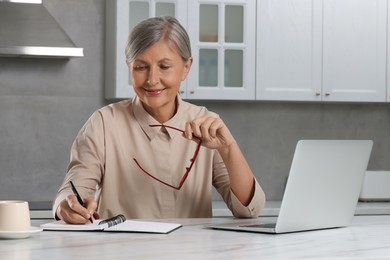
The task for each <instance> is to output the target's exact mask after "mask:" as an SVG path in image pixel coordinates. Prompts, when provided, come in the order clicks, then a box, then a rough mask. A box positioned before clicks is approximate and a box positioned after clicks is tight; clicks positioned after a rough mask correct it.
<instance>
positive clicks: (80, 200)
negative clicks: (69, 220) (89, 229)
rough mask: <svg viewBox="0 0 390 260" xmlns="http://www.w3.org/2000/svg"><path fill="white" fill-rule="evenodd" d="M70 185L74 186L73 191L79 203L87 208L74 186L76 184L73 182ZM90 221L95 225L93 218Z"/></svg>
mask: <svg viewBox="0 0 390 260" xmlns="http://www.w3.org/2000/svg"><path fill="white" fill-rule="evenodd" d="M70 185H71V186H72V191H73V193H74V195H76V197H77V201H78V202H79V203H80V204H81V205H82V206H83V207H85V203H84V201H83V199H82V198H81V196H80V194H79V193H78V191H77V190H76V187H75V186H74V184H73V182H72V181H70ZM89 221H91V223H93V221H92V217H90V218H89Z"/></svg>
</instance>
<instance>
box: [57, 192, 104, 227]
mask: <svg viewBox="0 0 390 260" xmlns="http://www.w3.org/2000/svg"><path fill="white" fill-rule="evenodd" d="M84 202H85V207H83V205H81V204H80V203H79V202H78V201H77V198H76V196H75V195H69V196H68V197H66V199H64V200H63V201H62V202H61V203H60V205H59V206H58V208H57V210H56V216H57V217H58V218H59V219H62V220H63V221H65V222H66V223H68V224H86V223H88V222H89V219H90V218H91V217H93V218H97V219H98V218H99V214H98V213H97V212H96V209H97V203H96V201H95V200H94V199H93V198H86V199H84Z"/></svg>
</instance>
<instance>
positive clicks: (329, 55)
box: [322, 0, 387, 102]
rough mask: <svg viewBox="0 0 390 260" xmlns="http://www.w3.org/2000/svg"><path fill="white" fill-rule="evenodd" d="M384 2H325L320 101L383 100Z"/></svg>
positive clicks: (384, 67) (385, 3)
mask: <svg viewBox="0 0 390 260" xmlns="http://www.w3.org/2000/svg"><path fill="white" fill-rule="evenodd" d="M386 13H387V2H386V0H326V1H324V20H323V86H322V88H323V100H325V101H368V102H380V101H382V102H383V101H385V99H386V30H387V29H386V28H387V20H386V19H387V18H386Z"/></svg>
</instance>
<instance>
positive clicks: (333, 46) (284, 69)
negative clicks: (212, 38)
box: [256, 0, 387, 102]
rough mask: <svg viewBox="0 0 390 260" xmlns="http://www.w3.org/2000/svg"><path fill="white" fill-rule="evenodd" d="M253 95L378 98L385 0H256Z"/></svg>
mask: <svg viewBox="0 0 390 260" xmlns="http://www.w3.org/2000/svg"><path fill="white" fill-rule="evenodd" d="M257 10H258V14H257V15H258V20H257V41H258V49H257V81H256V83H257V92H256V99H258V100H297V101H348V102H349V101H351V102H383V101H385V99H386V30H387V24H386V23H387V20H386V19H387V18H386V15H387V14H386V12H387V2H386V0H326V1H321V0H291V1H283V0H272V1H271V0H260V1H258V6H257Z"/></svg>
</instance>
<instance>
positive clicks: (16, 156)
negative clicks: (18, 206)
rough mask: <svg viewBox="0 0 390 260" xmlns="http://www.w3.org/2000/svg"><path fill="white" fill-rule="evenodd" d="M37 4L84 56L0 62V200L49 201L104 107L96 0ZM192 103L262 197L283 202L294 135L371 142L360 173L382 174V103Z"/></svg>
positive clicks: (385, 146)
mask: <svg viewBox="0 0 390 260" xmlns="http://www.w3.org/2000/svg"><path fill="white" fill-rule="evenodd" d="M44 5H45V6H46V7H47V9H48V10H49V12H50V13H51V14H52V15H53V16H54V17H55V18H56V19H57V21H59V23H60V24H61V25H62V26H63V28H64V30H65V31H66V32H67V33H68V34H69V35H70V37H71V38H72V39H73V41H74V42H75V43H76V44H77V45H78V46H81V47H84V52H85V57H83V58H73V59H70V60H50V59H16V58H0V199H25V200H29V201H48V200H52V199H53V197H54V196H55V193H56V192H57V189H58V187H59V185H60V184H61V182H62V180H63V177H64V174H65V169H66V165H67V163H68V159H69V149H70V146H71V144H72V142H73V139H74V137H75V135H76V134H77V132H78V130H79V129H80V127H81V126H82V125H83V124H84V122H85V121H86V120H87V119H88V117H89V116H90V115H91V113H92V112H93V111H95V110H96V109H97V108H99V107H101V106H103V105H105V104H108V101H105V100H104V96H103V95H104V5H105V3H104V0H83V1H79V0H67V1H61V0H46V1H44ZM1 26H2V25H1ZM193 103H196V104H199V105H205V106H207V107H208V108H209V109H210V110H213V111H215V112H217V113H219V114H220V115H221V116H222V118H223V119H224V120H225V122H226V123H227V125H228V126H229V127H230V129H231V131H232V133H233V134H234V135H235V136H236V139H237V140H238V142H239V144H240V146H241V148H242V150H243V152H244V153H245V155H246V157H247V159H248V161H249V163H250V165H251V166H252V168H253V170H254V172H255V173H256V176H257V177H258V179H259V181H260V182H261V184H262V186H263V187H264V189H265V192H266V194H267V197H268V199H270V200H277V199H281V197H282V194H283V189H284V185H285V181H286V177H287V173H288V170H289V166H290V163H291V159H292V154H293V151H294V148H295V144H296V142H297V141H298V140H299V139H310V138H315V139H320V138H335V139H372V140H374V142H375V144H374V149H373V153H372V157H371V159H370V163H369V169H370V170H390V160H389V159H388V158H387V156H388V154H389V151H390V136H389V133H390V112H389V111H390V110H389V105H390V104H367V103H365V104H328V103H293V102H260V101H257V102H231V101H220V102H212V101H204V102H199V101H197V102H193ZM324 163H325V162H324Z"/></svg>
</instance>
